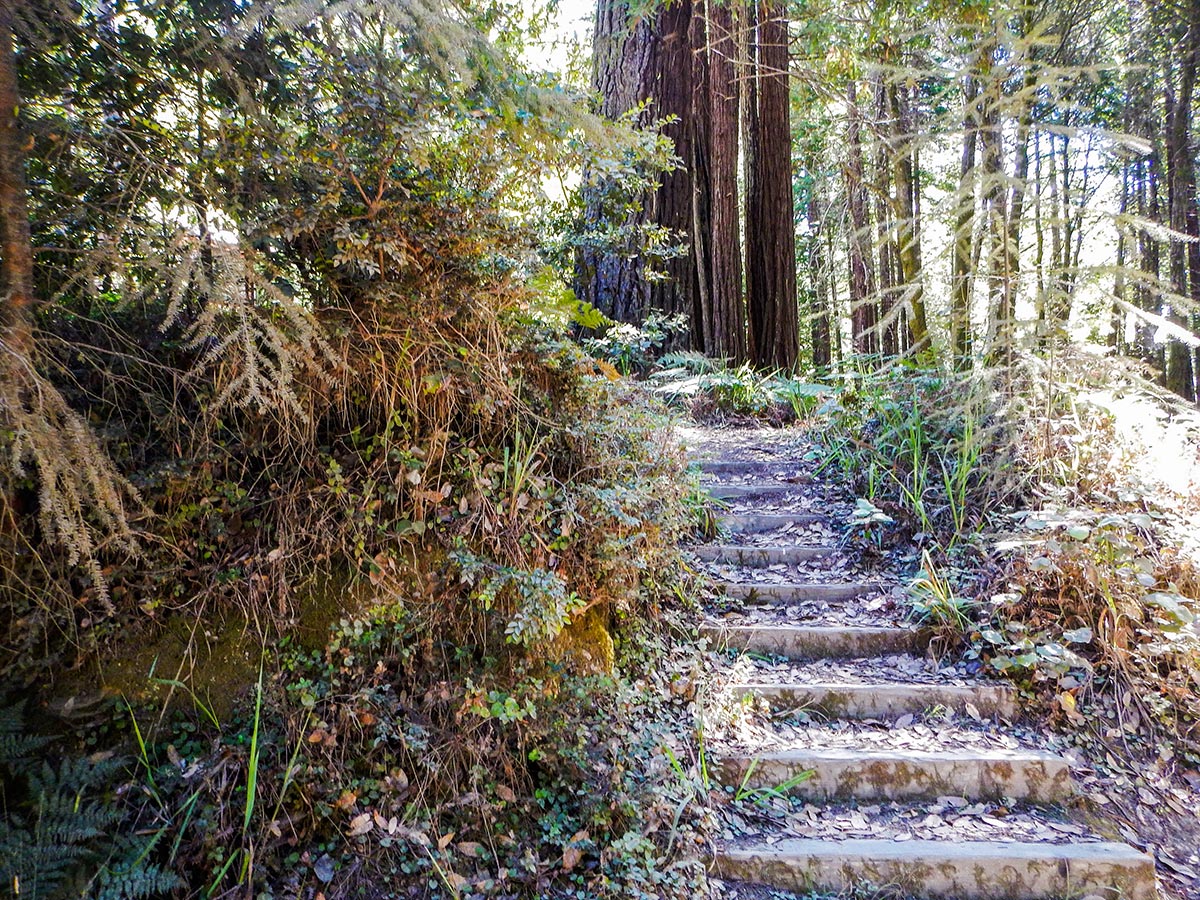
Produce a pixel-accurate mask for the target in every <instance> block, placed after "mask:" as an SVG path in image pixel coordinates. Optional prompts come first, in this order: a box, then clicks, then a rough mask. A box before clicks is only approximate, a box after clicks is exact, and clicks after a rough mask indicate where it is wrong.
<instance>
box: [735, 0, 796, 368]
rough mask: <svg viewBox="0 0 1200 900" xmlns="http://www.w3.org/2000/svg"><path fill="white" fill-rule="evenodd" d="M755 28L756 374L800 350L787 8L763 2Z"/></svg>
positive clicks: (749, 285)
mask: <svg viewBox="0 0 1200 900" xmlns="http://www.w3.org/2000/svg"><path fill="white" fill-rule="evenodd" d="M752 27H753V37H752V38H751V47H752V55H751V60H752V66H753V75H752V78H751V79H750V86H749V89H748V90H747V99H748V100H749V101H750V105H749V128H748V133H747V136H748V138H749V140H748V141H747V144H746V154H745V156H746V170H747V178H746V313H747V320H748V324H749V335H750V360H751V362H753V364H754V365H755V366H757V367H759V368H761V369H782V370H785V371H792V370H794V369H795V368H796V363H797V361H798V358H799V354H800V346H799V324H798V321H797V311H796V235H795V226H794V222H793V199H792V159H791V138H792V136H791V128H790V109H789V107H790V104H789V90H788V23H787V12H786V7H785V6H784V5H783V4H782V3H780V2H778V0H761V2H760V3H759V4H758V6H757V8H756V9H755V10H754V21H753V23H752Z"/></svg>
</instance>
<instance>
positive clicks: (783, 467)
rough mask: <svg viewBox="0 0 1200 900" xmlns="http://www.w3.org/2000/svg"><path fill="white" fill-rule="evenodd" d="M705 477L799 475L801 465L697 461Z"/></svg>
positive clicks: (778, 461)
mask: <svg viewBox="0 0 1200 900" xmlns="http://www.w3.org/2000/svg"><path fill="white" fill-rule="evenodd" d="M692 462H694V463H696V464H697V465H699V466H700V471H701V472H703V473H704V474H705V475H764V476H765V475H774V474H778V473H781V472H787V473H797V472H799V471H800V468H801V467H800V465H799V464H797V463H796V462H795V461H794V460H790V459H787V458H786V457H781V458H779V459H697V460H692Z"/></svg>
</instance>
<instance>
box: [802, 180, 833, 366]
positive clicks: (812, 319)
mask: <svg viewBox="0 0 1200 900" xmlns="http://www.w3.org/2000/svg"><path fill="white" fill-rule="evenodd" d="M807 216H808V267H809V271H810V272H811V273H812V309H810V310H809V327H810V333H809V334H810V338H811V340H812V361H813V368H815V369H816V370H817V371H825V370H828V369H829V366H830V364H831V363H832V362H833V341H832V335H831V332H830V322H831V318H832V317H831V315H830V311H831V309H832V307H831V304H830V302H829V299H830V298H829V290H828V286H827V283H826V278H825V276H826V268H827V265H826V261H825V259H824V255H825V254H824V250H825V246H824V238H825V232H824V230H823V229H822V227H821V223H822V221H823V218H822V210H821V201H820V199H819V197H818V196H817V190H816V185H813V186H812V188H811V189H810V191H809V196H808V211H807Z"/></svg>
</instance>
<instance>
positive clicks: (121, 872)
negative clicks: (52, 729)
mask: <svg viewBox="0 0 1200 900" xmlns="http://www.w3.org/2000/svg"><path fill="white" fill-rule="evenodd" d="M48 743H49V740H48V739H47V738H46V737H44V736H41V735H32V734H29V733H28V732H27V730H26V726H25V718H24V715H23V708H22V706H20V705H17V706H0V776H2V777H3V785H4V789H3V795H2V801H3V802H2V806H0V879H2V880H0V897H13V898H16V897H20V898H22V900H25V898H34V900H53V898H59V897H64V898H65V897H83V896H86V897H95V898H104V900H141V898H148V897H156V896H161V895H163V894H165V893H167V892H169V891H171V890H172V889H173V888H175V887H177V886H178V885H179V883H180V882H179V879H178V877H177V876H176V875H175V874H174V873H172V872H169V871H167V870H166V869H164V868H162V867H161V866H159V865H157V864H154V863H152V862H150V861H149V857H150V854H151V851H152V850H153V848H154V845H155V844H156V843H157V841H158V839H159V838H160V837H161V835H162V833H163V832H162V831H161V830H160V831H158V832H156V833H154V834H151V835H149V836H142V835H137V836H135V835H124V834H120V833H119V825H120V824H121V820H122V813H121V811H120V810H119V809H118V808H117V807H116V806H115V805H114V804H113V803H112V802H111V799H110V796H109V795H110V793H111V788H112V786H113V784H114V783H115V782H116V781H117V779H118V778H120V777H121V776H122V775H123V773H124V770H125V766H124V762H123V760H121V759H118V758H116V757H107V758H104V757H82V758H81V757H68V758H66V759H64V760H62V761H61V762H59V763H58V764H57V765H54V764H51V763H50V762H49V761H47V760H45V759H43V758H41V753H40V752H39V751H42V750H44V748H45V747H46V745H47V744H48Z"/></svg>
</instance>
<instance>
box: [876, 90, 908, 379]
mask: <svg viewBox="0 0 1200 900" xmlns="http://www.w3.org/2000/svg"><path fill="white" fill-rule="evenodd" d="M873 89H874V94H875V133H876V134H877V135H879V136H880V137H879V138H878V139H877V140H876V142H875V223H876V226H875V227H876V229H877V230H878V233H879V240H878V245H879V328H880V332H881V333H880V351H881V353H882V354H883V355H884V356H885V357H894V356H899V355H900V352H901V351H902V349H903V348H902V346H901V342H900V325H901V313H902V304H900V303H899V302H898V294H899V292H900V291H902V290H903V286H902V285H901V276H900V273H899V271H898V268H899V267H898V254H897V252H896V243H895V240H894V239H893V237H892V235H893V231H892V225H893V222H894V218H895V217H894V215H893V210H892V204H891V203H889V202H888V199H887V198H889V197H890V196H891V191H892V178H891V173H890V166H889V165H888V160H889V154H888V149H887V141H886V140H885V139H884V136H886V135H887V134H888V131H889V128H890V126H889V122H888V113H887V94H886V89H885V88H884V85H883V78H882V75H881V74H879V73H876V74H875V77H874V78H873Z"/></svg>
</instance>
